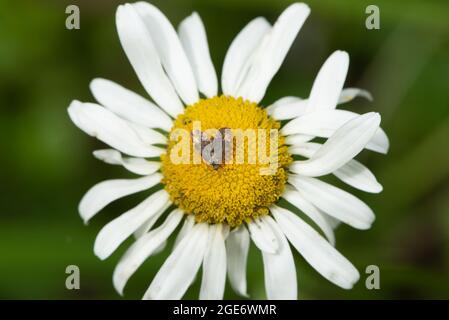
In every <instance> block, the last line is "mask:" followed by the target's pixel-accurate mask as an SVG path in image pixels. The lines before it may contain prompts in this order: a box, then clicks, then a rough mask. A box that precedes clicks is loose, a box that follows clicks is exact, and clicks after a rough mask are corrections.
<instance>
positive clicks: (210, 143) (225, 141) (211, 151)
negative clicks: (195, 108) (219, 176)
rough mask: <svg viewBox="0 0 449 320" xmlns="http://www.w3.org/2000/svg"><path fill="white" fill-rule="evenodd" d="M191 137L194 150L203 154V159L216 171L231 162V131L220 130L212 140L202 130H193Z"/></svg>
mask: <svg viewBox="0 0 449 320" xmlns="http://www.w3.org/2000/svg"><path fill="white" fill-rule="evenodd" d="M191 136H192V142H193V146H194V150H195V151H196V152H198V153H199V154H201V158H202V159H203V160H204V161H205V162H206V163H208V164H210V165H211V166H212V167H213V168H214V170H218V168H220V166H221V165H222V164H224V163H227V162H229V161H230V159H231V156H232V147H233V146H232V140H233V139H232V132H231V129H229V128H220V129H218V132H217V134H216V135H215V137H211V138H209V137H208V136H207V134H206V133H204V132H201V131H200V130H193V131H192V133H191Z"/></svg>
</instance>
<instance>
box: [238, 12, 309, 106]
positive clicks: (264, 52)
mask: <svg viewBox="0 0 449 320" xmlns="http://www.w3.org/2000/svg"><path fill="white" fill-rule="evenodd" d="M309 13H310V8H309V7H308V6H307V5H306V4H304V3H294V4H292V5H290V6H289V7H288V8H287V9H285V10H284V12H282V14H281V15H280V16H279V18H278V19H277V21H276V23H275V24H274V25H273V28H272V29H271V30H270V32H269V33H268V34H267V35H266V36H265V37H264V39H263V40H262V42H261V44H260V46H259V47H258V49H257V52H256V53H255V54H254V55H253V57H252V59H251V66H250V69H249V70H248V74H247V75H246V76H245V78H244V80H243V82H242V84H241V85H240V87H239V89H238V91H237V96H239V97H244V98H245V99H248V100H250V101H253V102H256V103H258V102H260V101H261V100H262V98H263V96H264V95H265V91H266V89H267V87H268V85H269V84H270V81H271V79H272V78H273V77H274V75H275V74H276V73H277V71H278V70H279V68H280V66H281V64H282V62H283V61H284V59H285V56H286V55H287V52H288V50H289V49H290V46H291V45H292V43H293V40H294V39H295V38H296V35H297V34H298V32H299V29H300V28H301V27H302V25H303V24H304V22H305V20H306V18H307V17H308V15H309Z"/></svg>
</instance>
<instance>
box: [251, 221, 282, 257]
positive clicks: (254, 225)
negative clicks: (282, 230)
mask: <svg viewBox="0 0 449 320" xmlns="http://www.w3.org/2000/svg"><path fill="white" fill-rule="evenodd" d="M247 225H248V230H249V234H250V235H251V239H252V240H253V242H254V244H255V245H256V246H257V247H258V248H259V250H261V251H265V252H269V253H272V254H274V253H276V252H277V250H278V249H279V243H278V239H277V238H276V235H275V233H274V232H273V230H272V229H271V228H270V226H269V225H268V224H267V223H266V221H265V220H263V219H261V218H256V219H253V220H252V221H251V222H250V223H248V224H247Z"/></svg>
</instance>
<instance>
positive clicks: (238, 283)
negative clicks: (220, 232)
mask: <svg viewBox="0 0 449 320" xmlns="http://www.w3.org/2000/svg"><path fill="white" fill-rule="evenodd" d="M248 251H249V233H248V230H247V229H246V227H245V226H244V225H241V226H240V227H237V228H235V229H234V230H232V231H231V232H230V233H229V236H228V238H227V239H226V255H227V261H228V278H229V282H230V283H231V287H232V289H234V291H235V292H236V293H237V294H239V295H241V296H243V297H248V293H247V291H246V290H247V288H246V287H247V286H246V263H247V260H248Z"/></svg>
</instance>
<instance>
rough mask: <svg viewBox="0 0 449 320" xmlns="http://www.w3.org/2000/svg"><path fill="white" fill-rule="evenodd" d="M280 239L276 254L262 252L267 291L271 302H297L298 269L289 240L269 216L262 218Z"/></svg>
mask: <svg viewBox="0 0 449 320" xmlns="http://www.w3.org/2000/svg"><path fill="white" fill-rule="evenodd" d="M262 219H263V220H264V221H265V222H266V223H267V225H269V226H270V228H271V229H272V230H273V232H274V234H275V235H276V238H277V239H278V243H279V249H278V251H277V252H276V253H275V254H271V253H268V252H265V251H262V259H263V267H264V278H265V290H266V292H267V298H268V299H270V300H295V299H297V297H298V288H297V284H296V283H297V282H296V268H295V262H294V260H293V255H292V252H291V250H290V246H289V245H288V242H287V239H285V236H284V234H283V232H282V231H281V229H280V228H279V226H278V224H277V223H276V222H275V221H274V220H273V219H272V218H271V217H269V216H264V217H263V218H262Z"/></svg>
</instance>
